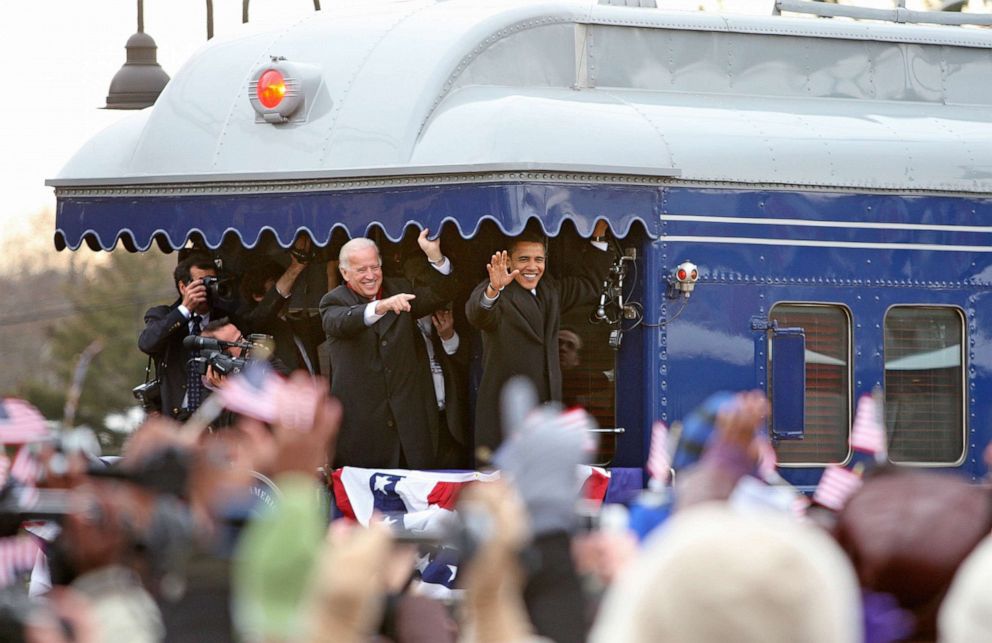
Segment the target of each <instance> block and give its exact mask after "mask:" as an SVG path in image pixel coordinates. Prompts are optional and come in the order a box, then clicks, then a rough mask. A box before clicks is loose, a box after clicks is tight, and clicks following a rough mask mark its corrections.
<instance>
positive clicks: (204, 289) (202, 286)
mask: <svg viewBox="0 0 992 643" xmlns="http://www.w3.org/2000/svg"><path fill="white" fill-rule="evenodd" d="M173 279H174V281H175V284H176V290H178V291H179V299H177V300H176V301H175V302H173V303H172V305H170V306H154V307H152V308H150V309H148V311H147V312H146V313H145V328H144V330H143V331H142V332H141V335H140V336H139V337H138V348H140V349H141V351H142V352H143V353H145V354H146V355H148V356H149V357H150V358H151V359H152V361H154V362H155V376H156V378H155V379H156V380H157V381H158V382H159V386H158V394H159V395H160V402H159V403H158V404H155V403H154V401H153V400H154V399H155V398H156V391H155V390H154V386H148V385H145V386H143V387H140V388H143V389H145V390H144V391H143V394H144V399H143V400H142V401H143V402H146V404H145V407H146V408H145V410H146V411H149V412H154V411H158V412H160V413H162V414H163V415H167V416H169V417H172V418H176V419H179V420H185V419H186V418H187V417H189V415H190V414H191V413H192V412H193V411H195V410H196V409H197V407H199V405H200V402H201V401H202V399H203V395H204V391H203V389H202V384H201V381H200V373H199V372H198V371H197V369H196V365H195V364H194V363H190V356H191V355H190V352H191V351H190V350H189V349H188V348H186V347H184V346H183V339H185V338H186V337H188V336H190V335H199V334H200V333H201V331H202V329H203V328H204V327H205V326H206V325H207V324H208V323H209V322H210V320H211V319H217V318H220V317H224V316H226V315H227V312H226V311H225V310H223V306H224V301H223V298H224V297H225V296H226V295H228V294H229V293H227V292H226V291H227V288H226V285H227V282H226V280H224V279H222V278H220V277H218V275H217V266H216V265H215V264H214V262H213V259H211V257H210V255H208V254H207V253H205V252H202V251H193V252H191V253H190V254H189V255H187V256H186V257H185V258H183V259H182V260H181V261H180V262H179V264H178V265H177V266H176V269H175V271H174V272H173ZM135 394H136V396H137V395H138V393H137V392H136V393H135ZM149 407H151V408H149ZM156 407H157V408H156Z"/></svg>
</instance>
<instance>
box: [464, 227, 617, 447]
mask: <svg viewBox="0 0 992 643" xmlns="http://www.w3.org/2000/svg"><path fill="white" fill-rule="evenodd" d="M605 232H606V222H605V221H600V222H598V223H597V225H596V229H595V231H594V237H593V243H592V245H593V246H594V248H592V247H591V248H589V249H588V251H587V252H586V253H585V256H584V257H583V258H582V262H581V263H582V266H583V267H582V269H581V270H579V271H578V272H577V273H576V274H572V275H567V276H564V277H562V278H561V279H556V278H554V277H553V276H552V275H549V274H545V267H546V264H547V241H546V240H545V238H544V237H543V236H542V235H539V234H533V233H524V234H522V235H520V236H519V237H517V238H516V239H514V240H513V242H512V243H511V245H510V251H509V253H507V252H506V251H505V250H504V251H502V252H498V253H496V254H494V255H493V256H492V259H491V260H490V263H489V264H488V265H487V266H486V270H487V271H488V273H489V277H488V279H487V280H485V281H483V282H482V283H480V284H479V285H478V286H476V288H475V290H473V291H472V294H471V295H470V296H469V298H468V301H467V302H466V303H465V314H466V315H467V317H468V320H469V322H470V323H471V324H472V325H473V326H475V327H476V328H478V329H479V330H480V331H482V341H483V357H482V359H483V370H482V382H481V383H480V385H479V395H478V399H477V401H476V407H475V444H476V449H477V450H478V449H479V448H480V447H482V448H484V449H488V450H490V451H492V450H495V449H496V448H497V447H498V446H499V444H500V443H501V442H502V441H503V432H502V420H501V416H500V408H499V400H500V391H501V389H502V388H503V384H505V383H506V381H507V380H509V379H510V378H511V377H513V376H514V375H524V376H526V377H527V378H529V379H530V380H531V382H533V384H534V388H535V389H536V391H537V395H538V398H539V400H540V401H541V402H547V401H549V400H561V366H560V364H559V360H558V329H559V326H560V324H561V315H562V313H563V312H566V311H568V310H569V309H571V308H573V307H575V306H579V305H583V304H590V303H594V302H595V301H596V299H597V297H598V296H599V293H600V288H601V287H602V284H603V281H604V280H605V278H606V276H607V274H608V273H609V269H610V265H611V263H612V257H611V255H610V253H609V252H606V250H607V244H606V242H605V241H604V240H603V235H604V234H605Z"/></svg>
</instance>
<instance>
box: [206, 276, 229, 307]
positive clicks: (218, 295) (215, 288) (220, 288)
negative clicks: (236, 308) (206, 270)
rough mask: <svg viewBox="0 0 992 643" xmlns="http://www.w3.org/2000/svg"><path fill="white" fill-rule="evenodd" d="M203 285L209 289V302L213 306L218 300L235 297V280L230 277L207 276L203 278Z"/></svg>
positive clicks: (227, 299)
mask: <svg viewBox="0 0 992 643" xmlns="http://www.w3.org/2000/svg"><path fill="white" fill-rule="evenodd" d="M203 286H204V287H205V288H206V289H207V303H209V304H210V305H211V306H213V305H214V304H215V303H217V302H218V301H230V300H231V299H234V282H233V281H232V279H231V278H230V277H214V276H207V277H204V278H203Z"/></svg>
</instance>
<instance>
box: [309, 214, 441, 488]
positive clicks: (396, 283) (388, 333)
mask: <svg viewBox="0 0 992 643" xmlns="http://www.w3.org/2000/svg"><path fill="white" fill-rule="evenodd" d="M427 234H428V231H427V230H426V229H425V230H423V231H422V232H421V234H420V237H419V238H418V239H417V242H418V244H419V245H420V249H421V250H422V251H423V253H424V255H426V260H427V261H429V262H430V264H431V267H432V268H433V270H430V271H428V274H429V275H430V276H429V284H428V285H426V286H416V287H415V286H413V285H412V284H411V283H410V282H409V281H408V280H407V279H404V278H399V277H397V278H388V279H384V278H383V275H382V259H381V257H380V256H379V249H378V247H377V246H376V245H375V242H373V241H372V240H370V239H364V238H358V239H352V240H351V241H349V242H348V243H346V244H345V245H344V246H343V247H342V248H341V254H340V266H339V269H340V271H341V276H342V277H343V278H344V283H343V284H342V285H340V286H338V287H337V288H335V289H334V290H332V291H330V292H329V293H327V294H326V295H324V297H323V298H322V299H321V300H320V315H321V319H322V321H323V325H324V332H325V333H327V338H328V345H329V348H330V354H331V368H332V370H333V371H334V378H333V382H332V384H331V393H333V394H334V396H335V397H337V398H338V399H339V400H341V404H342V405H343V407H344V409H343V410H344V414H343V420H342V423H341V430H340V433H339V437H338V442H337V450H336V456H335V462H334V465H335V466H336V467H337V466H356V467H368V468H410V469H429V468H433V467H434V466H435V463H436V459H437V441H438V434H437V411H436V404H437V402H436V399H435V396H434V392H433V389H432V378H431V373H430V370H429V368H428V367H427V365H426V362H425V361H424V360H422V359H418V356H417V351H418V350H419V349H418V343H419V344H421V345H422V344H423V338H422V336H421V333H420V330H418V329H417V327H416V320H417V319H418V318H420V317H423V316H424V315H430V314H431V313H433V312H434V311H436V310H438V309H439V308H441V307H442V306H443V305H444V303H445V302H446V301H448V300H450V299H451V298H452V297H453V296H454V294H455V289H456V287H457V284H456V282H455V280H454V278H453V277H451V276H450V274H451V262H450V261H449V260H448V259H447V257H445V256H444V255H443V254H442V253H441V241H440V239H435V240H433V241H432V240H429V239H428V238H427ZM431 405H435V407H434V408H433V409H432V406H431Z"/></svg>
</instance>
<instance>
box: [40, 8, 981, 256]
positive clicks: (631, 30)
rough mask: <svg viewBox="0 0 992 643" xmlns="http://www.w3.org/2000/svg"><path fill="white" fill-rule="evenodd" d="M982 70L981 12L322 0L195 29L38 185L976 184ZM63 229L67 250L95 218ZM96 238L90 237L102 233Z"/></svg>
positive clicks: (932, 188) (158, 192)
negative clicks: (947, 23) (285, 112)
mask: <svg viewBox="0 0 992 643" xmlns="http://www.w3.org/2000/svg"><path fill="white" fill-rule="evenodd" d="M274 57H284V58H286V59H287V60H288V61H290V62H293V63H300V64H305V65H310V66H312V67H313V68H314V69H316V70H318V72H317V73H318V79H319V86H316V89H315V90H314V91H313V92H312V96H310V97H309V98H308V102H307V105H306V107H305V110H304V111H305V114H304V116H305V118H303V119H296V120H294V121H291V122H288V123H284V124H270V123H266V122H258V121H259V119H257V118H256V113H255V111H254V109H253V107H252V105H251V102H250V100H249V94H250V91H249V88H250V86H251V84H252V83H251V82H250V79H251V74H252V72H253V71H254V70H256V69H257V68H258V67H259V66H260V65H264V64H265V63H266V62H267V61H270V60H271V59H272V58H274ZM989 78H992V31H990V30H988V29H972V28H964V27H925V26H918V25H894V24H881V23H859V22H850V21H840V20H814V19H790V18H783V17H776V16H762V17H754V16H746V17H745V16H738V17H731V16H720V15H714V14H702V13H670V12H664V11H661V10H658V9H650V8H632V7H619V6H609V5H600V4H597V3H596V2H590V1H588V0H585V1H581V2H579V1H570V0H552V1H546V2H534V1H532V0H499V1H497V0H448V1H435V0H411V1H392V0H360V1H359V2H352V3H344V2H342V3H337V2H336V3H333V4H330V3H329V6H328V7H326V8H325V9H324V10H323V11H320V12H315V13H313V14H311V15H309V16H307V17H306V18H304V19H302V20H300V21H298V22H295V23H294V24H291V25H289V26H286V27H285V28H283V29H281V30H278V31H272V32H258V31H256V30H253V29H251V28H249V29H246V30H245V31H244V32H243V33H242V34H241V35H238V36H235V37H232V38H229V39H225V40H216V41H212V42H210V43H208V44H207V45H206V46H204V47H203V48H202V49H201V50H200V51H199V52H198V53H197V54H196V55H195V56H194V57H193V58H192V59H191V60H190V61H189V62H188V63H187V64H186V65H185V66H183V68H182V69H181V70H179V72H178V73H177V74H176V75H175V77H174V78H173V79H172V81H171V82H170V83H169V84H168V86H167V87H166V89H165V90H164V92H163V93H162V95H161V96H160V97H159V99H158V101H157V103H156V104H155V105H154V107H153V108H150V109H146V110H143V111H142V112H140V113H137V114H135V115H134V116H133V117H131V118H129V119H126V120H124V121H122V122H121V123H119V124H118V125H116V126H113V127H111V128H109V129H108V130H106V131H104V132H103V133H101V134H99V135H98V136H96V137H94V138H93V139H92V140H91V141H90V142H89V143H87V144H86V145H85V146H84V147H83V148H82V149H81V150H80V151H79V152H78V153H77V154H76V155H75V156H74V157H73V158H72V159H71V160H70V161H69V162H68V163H67V165H66V166H65V167H64V169H63V170H62V172H61V173H60V174H59V176H58V177H57V178H55V179H52V180H50V181H49V184H50V185H53V186H55V187H56V193H57V196H58V197H59V199H60V214H63V212H62V210H63V203H62V202H63V201H64V206H65V212H64V214H65V216H66V219H67V220H68V219H74V217H75V214H76V213H77V210H78V208H77V207H76V206H77V205H78V204H79V203H82V202H84V201H85V200H86V199H90V198H114V197H115V195H116V196H127V197H129V198H132V199H133V198H134V197H143V196H149V197H150V196H157V197H163V196H170V195H171V196H178V197H182V196H183V195H187V194H217V193H222V194H233V193H239V192H244V193H246V194H250V193H258V192H259V191H260V190H261V191H266V192H269V193H272V192H299V191H308V190H309V191H313V190H324V191H327V190H337V189H354V188H356V187H375V186H384V185H395V184H438V183H451V182H466V181H469V182H470V181H480V180H486V181H499V180H503V179H505V178H507V177H512V178H514V179H519V180H535V181H540V180H546V179H547V178H548V177H551V178H554V179H555V180H566V181H567V180H574V179H576V178H578V179H579V180H584V181H588V182H597V181H602V182H606V183H610V182H620V183H623V182H635V183H639V184H692V185H707V184H712V185H725V184H728V183H732V184H739V185H745V186H746V185H753V186H765V187H771V188H775V187H781V186H801V187H803V188H804V189H807V188H811V189H833V190H841V191H865V190H868V191H871V190H882V191H886V190H892V191H900V192H906V191H919V192H924V193H930V192H934V193H951V194H976V195H989V194H992V122H990V121H992V119H990V115H992V83H990V82H989ZM90 207H91V211H92V204H91V206H90ZM80 225H84V227H85V224H80ZM76 227H77V228H78V227H79V226H78V225H77V226H76ZM60 231H61V232H62V234H63V239H62V243H63V244H65V245H69V246H70V247H78V245H79V243H80V242H81V240H82V238H83V237H86V236H87V235H88V234H90V233H96V232H98V231H96V229H95V228H94V229H93V230H90V231H89V232H88V231H87V230H86V229H78V230H73V231H72V232H68V231H66V230H63V229H62V228H61V227H60ZM119 232H120V231H119ZM125 232H126V231H125ZM352 232H354V230H352ZM97 236H100V235H97ZM106 236H107V235H106V234H104V235H103V236H102V237H101V238H100V240H99V242H98V243H95V242H94V241H93V239H88V240H89V241H90V242H91V245H94V243H95V245H97V246H99V247H104V248H106V247H112V246H113V243H114V242H115V241H116V238H115V239H113V240H111V239H106V238H103V237H106ZM243 240H244V241H246V243H248V244H249V245H251V243H252V240H251V239H247V240H245V239H243ZM280 240H281V241H285V239H282V238H280ZM134 241H135V243H136V246H137V247H147V245H146V244H145V242H144V241H139V240H136V239H135V240H134ZM56 243H57V245H58V244H59V240H58V239H57V241H56ZM170 243H171V244H172V245H173V246H175V245H177V244H180V243H181V241H180V240H178V239H170ZM108 244H109V245H108Z"/></svg>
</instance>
